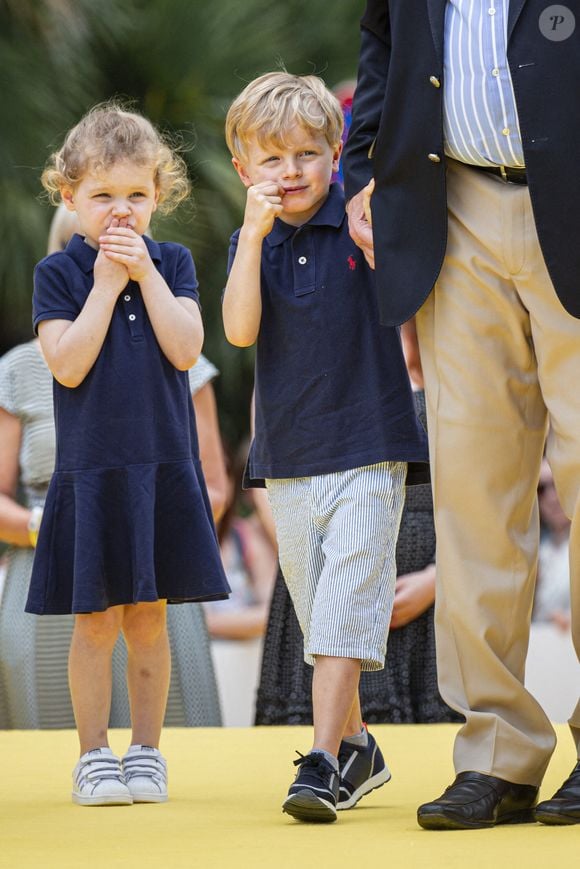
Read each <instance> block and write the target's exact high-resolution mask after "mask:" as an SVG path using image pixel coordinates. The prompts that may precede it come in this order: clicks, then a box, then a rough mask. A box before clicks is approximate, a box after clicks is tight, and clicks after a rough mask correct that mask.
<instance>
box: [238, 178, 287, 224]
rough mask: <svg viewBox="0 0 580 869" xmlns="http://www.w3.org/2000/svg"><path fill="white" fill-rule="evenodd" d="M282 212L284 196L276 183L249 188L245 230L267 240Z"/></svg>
mask: <svg viewBox="0 0 580 869" xmlns="http://www.w3.org/2000/svg"><path fill="white" fill-rule="evenodd" d="M281 212H282V196H281V195H280V188H279V187H278V185H277V184H276V182H275V181H261V182H260V183H259V184H253V185H252V186H251V187H248V196H247V200H246V211H245V214H244V229H245V230H249V231H250V232H252V233H255V234H256V235H257V236H259V237H260V238H265V237H266V236H267V235H268V233H269V232H270V231H271V229H272V227H273V226H274V221H275V219H276V218H277V217H278V215H279V214H280V213H281Z"/></svg>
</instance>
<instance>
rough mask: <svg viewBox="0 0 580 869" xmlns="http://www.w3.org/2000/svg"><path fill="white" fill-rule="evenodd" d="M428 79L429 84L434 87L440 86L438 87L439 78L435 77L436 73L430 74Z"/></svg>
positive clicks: (439, 83)
mask: <svg viewBox="0 0 580 869" xmlns="http://www.w3.org/2000/svg"><path fill="white" fill-rule="evenodd" d="M429 81H430V82H431V84H432V85H433V87H434V88H440V87H441V82H440V81H439V79H438V78H437V76H436V75H430V76H429Z"/></svg>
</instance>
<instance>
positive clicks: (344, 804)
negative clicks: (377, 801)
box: [336, 766, 391, 812]
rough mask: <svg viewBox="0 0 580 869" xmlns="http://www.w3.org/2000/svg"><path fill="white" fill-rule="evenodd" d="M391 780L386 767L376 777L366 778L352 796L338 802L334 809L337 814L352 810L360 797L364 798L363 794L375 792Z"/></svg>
mask: <svg viewBox="0 0 580 869" xmlns="http://www.w3.org/2000/svg"><path fill="white" fill-rule="evenodd" d="M390 779H391V773H390V772H389V769H388V767H387V766H385V768H384V769H382V770H381V771H380V772H378V773H377V774H376V775H373V776H372V777H371V778H368V779H367V780H366V781H365V782H363V783H362V785H361V786H360V787H358V788H357V789H356V791H354V793H353V794H352V796H350V797H349V798H348V799H347V800H339V801H338V803H337V804H336V808H337V810H338V811H339V812H341V811H344V810H345V809H352V808H353V807H354V806H356V804H357V803H358V801H359V800H360V799H361V797H364V795H365V794H369V793H370V792H371V791H375V790H377V788H381V787H382V786H383V785H386V783H387V782H388V781H390Z"/></svg>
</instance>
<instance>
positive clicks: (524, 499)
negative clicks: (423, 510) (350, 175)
mask: <svg viewBox="0 0 580 869" xmlns="http://www.w3.org/2000/svg"><path fill="white" fill-rule="evenodd" d="M449 163H450V165H449V168H448V176H447V177H448V210H449V243H448V248H447V255H446V258H445V262H444V264H443V268H442V271H441V274H440V278H439V280H438V282H437V284H436V286H435V288H434V291H433V292H432V293H431V295H430V297H429V299H428V300H427V302H426V303H425V305H424V306H423V307H422V309H421V310H420V312H419V313H418V315H417V331H418V336H419V345H420V351H421V360H422V365H423V372H424V376H425V387H426V395H427V411H428V423H429V444H430V452H431V461H432V470H433V490H434V502H435V521H436V530H437V594H436V630H437V643H438V650H437V661H438V669H439V682H440V688H441V693H442V695H443V697H444V698H445V699H446V700H447V702H448V703H449V704H450V705H451V706H453V707H454V708H455V709H457V710H458V711H459V712H461V713H462V714H463V715H465V717H466V723H465V725H464V726H463V727H462V728H461V730H460V732H459V734H458V736H457V739H456V743H455V751H454V761H455V767H456V771H457V772H462V771H465V770H476V771H479V772H483V773H488V774H491V775H495V776H498V777H500V778H503V779H507V780H509V781H512V782H517V783H521V784H532V785H538V784H539V783H540V782H541V780H542V777H543V775H544V772H545V770H546V766H547V764H548V761H549V759H550V755H551V754H552V751H553V750H554V746H555V734H554V730H553V728H552V726H551V724H550V722H549V720H548V719H547V717H546V715H545V713H544V712H543V710H542V709H541V707H540V706H539V704H538V703H537V702H536V700H535V699H534V698H533V697H532V696H531V695H530V694H529V693H528V691H526V689H525V688H524V684H523V682H524V670H525V662H526V654H527V648H528V638H529V626H530V617H531V611H532V603H533V595H534V586H535V579H536V566H537V551H538V537H539V520H538V506H537V497H536V489H537V483H538V475H539V468H540V461H541V457H542V451H543V447H544V441H545V436H546V429H547V423H548V421H549V424H550V430H549V436H548V445H547V453H548V459H549V461H550V464H551V466H552V470H553V473H554V478H555V482H556V487H557V490H558V494H559V496H560V500H561V502H562V505H563V507H564V509H565V511H566V513H567V515H568V516H569V517H570V518H571V520H572V531H571V538H570V562H571V586H572V622H573V639H574V644H575V648H576V652H577V653H579V652H580V515H579V514H580V507H579V492H580V321H579V320H577V319H575V318H573V317H572V316H570V315H569V314H567V313H566V311H565V310H564V308H563V307H562V306H561V304H560V302H559V301H558V299H557V297H556V294H555V292H554V289H553V286H552V283H551V281H550V278H549V276H548V273H547V270H546V266H545V264H544V261H543V258H542V254H541V251H540V247H539V244H538V239H537V235H536V230H535V224H534V218H533V215H532V210H531V205H530V197H529V191H528V188H527V187H526V186H520V185H516V184H504V183H503V182H502V181H501V180H499V179H496V178H494V177H493V176H490V175H487V174H485V173H483V172H478V171H476V170H474V169H471V168H468V167H465V166H462V165H461V164H458V163H454V162H452V161H449ZM578 243H579V244H580V227H579V237H578ZM578 284H579V285H578V291H579V292H580V275H579V276H578ZM553 666H554V677H555V678H557V674H558V661H554V662H553ZM570 726H571V728H572V734H573V736H574V738H575V740H576V745H577V748H579V743H580V704H579V705H578V706H577V707H576V710H575V711H574V713H573V715H572V718H571V719H570Z"/></svg>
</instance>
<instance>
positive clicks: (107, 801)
mask: <svg viewBox="0 0 580 869" xmlns="http://www.w3.org/2000/svg"><path fill="white" fill-rule="evenodd" d="M72 801H73V803H76V804H77V806H132V805H133V798H132V797H131V795H128V796H123V794H100V795H99V796H96V797H83V796H82V795H81V794H75V793H74V791H73V794H72Z"/></svg>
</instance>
